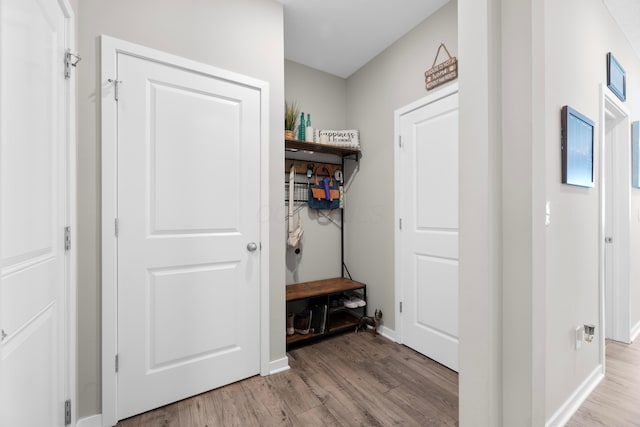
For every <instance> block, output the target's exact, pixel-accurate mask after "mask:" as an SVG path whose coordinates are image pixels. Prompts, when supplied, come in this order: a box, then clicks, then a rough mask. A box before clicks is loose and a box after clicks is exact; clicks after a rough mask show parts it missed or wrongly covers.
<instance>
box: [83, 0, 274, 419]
mask: <svg viewBox="0 0 640 427" xmlns="http://www.w3.org/2000/svg"><path fill="white" fill-rule="evenodd" d="M78 4H79V8H78V9H76V12H77V13H76V19H77V20H78V35H77V37H78V46H79V48H78V50H79V52H80V54H81V55H82V57H83V61H82V62H81V64H82V65H81V66H79V67H78V98H79V102H78V226H79V232H78V239H79V240H78V246H79V249H78V265H79V268H78V397H79V404H78V407H79V410H78V412H79V417H84V416H88V415H92V414H96V413H100V411H101V408H100V406H101V404H100V401H101V393H100V389H101V384H100V376H101V373H100V370H101V365H100V351H101V350H100V348H101V344H100V343H101V334H100V330H101V323H100V307H101V300H100V293H101V282H100V276H101V270H100V259H101V258H100V257H101V254H100V244H101V243H100V231H99V230H100V197H101V196H100V139H99V135H100V112H99V107H98V103H97V102H98V100H99V85H98V82H99V73H100V69H99V52H100V51H99V39H98V36H99V35H101V34H105V35H109V36H112V37H116V38H120V39H124V40H126V41H129V42H133V43H137V44H141V45H144V46H148V47H152V48H155V49H159V50H163V51H166V52H169V53H172V54H176V55H180V56H183V57H186V58H189V59H192V60H196V61H200V62H203V63H206V64H211V65H214V66H216V67H220V68H225V69H228V70H231V71H234V72H237V73H241V74H245V75H248V76H251V77H254V78H258V79H261V80H264V81H266V82H268V83H269V90H270V97H271V98H270V104H269V114H270V116H269V117H270V122H269V125H270V140H271V143H270V145H271V147H272V148H271V153H270V165H271V167H270V171H271V172H270V180H271V182H272V183H275V185H273V186H272V187H271V192H270V194H269V199H270V205H271V206H270V216H271V218H273V217H274V216H275V217H277V218H284V212H285V210H284V202H283V189H282V185H280V184H279V182H281V180H282V161H283V145H282V127H283V126H282V116H283V112H284V78H283V76H284V65H283V64H284V53H283V23H282V22H283V21H282V5H281V4H280V3H277V2H275V1H272V0H182V1H176V0H137V1H134V2H132V1H127V0H109V1H107V0H82V1H81V2H78ZM269 230H270V236H271V246H270V247H269V248H268V250H269V251H270V288H271V295H270V302H271V304H270V306H271V325H270V327H271V360H277V359H280V358H283V357H285V347H284V334H285V329H284V324H285V320H284V283H285V274H284V271H285V268H284V266H285V258H284V241H283V240H282V239H280V238H279V236H282V235H283V234H284V223H283V221H269Z"/></svg>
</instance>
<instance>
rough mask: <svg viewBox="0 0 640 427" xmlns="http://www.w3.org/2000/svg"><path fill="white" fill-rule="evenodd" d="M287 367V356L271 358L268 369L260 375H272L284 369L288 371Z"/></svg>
mask: <svg viewBox="0 0 640 427" xmlns="http://www.w3.org/2000/svg"><path fill="white" fill-rule="evenodd" d="M289 369H290V368H289V358H288V357H287V356H285V357H283V358H281V359H276V360H272V361H270V362H269V370H268V372H267V373H266V374H264V373H263V374H261V375H263V376H264V375H273V374H279V373H280V372H284V371H288V370H289Z"/></svg>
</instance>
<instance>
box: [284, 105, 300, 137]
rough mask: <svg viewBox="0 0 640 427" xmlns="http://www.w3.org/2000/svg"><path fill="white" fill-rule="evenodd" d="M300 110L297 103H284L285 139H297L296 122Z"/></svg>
mask: <svg viewBox="0 0 640 427" xmlns="http://www.w3.org/2000/svg"><path fill="white" fill-rule="evenodd" d="M299 113H300V110H299V108H298V105H297V104H296V102H295V101H293V102H291V103H289V102H287V101H285V102H284V139H295V130H296V122H297V121H298V115H299Z"/></svg>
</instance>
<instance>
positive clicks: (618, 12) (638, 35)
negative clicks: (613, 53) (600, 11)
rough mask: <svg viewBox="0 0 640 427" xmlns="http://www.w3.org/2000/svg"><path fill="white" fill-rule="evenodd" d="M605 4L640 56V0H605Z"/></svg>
mask: <svg viewBox="0 0 640 427" xmlns="http://www.w3.org/2000/svg"><path fill="white" fill-rule="evenodd" d="M604 4H605V5H606V6H607V8H608V9H609V12H610V13H611V16H613V19H614V20H615V21H616V22H617V23H618V26H619V27H620V28H621V29H622V32H623V33H624V34H625V35H626V36H627V39H628V40H629V42H630V43H631V47H633V50H634V51H635V53H636V56H637V57H639V58H640V1H638V0H604Z"/></svg>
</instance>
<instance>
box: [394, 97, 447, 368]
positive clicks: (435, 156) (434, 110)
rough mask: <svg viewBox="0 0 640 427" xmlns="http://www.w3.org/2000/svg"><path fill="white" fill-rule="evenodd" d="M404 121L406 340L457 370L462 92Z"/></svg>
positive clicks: (400, 268) (400, 260)
mask: <svg viewBox="0 0 640 427" xmlns="http://www.w3.org/2000/svg"><path fill="white" fill-rule="evenodd" d="M448 91H449V93H448V95H447V96H446V97H444V98H434V97H432V98H430V99H429V100H427V101H425V102H424V103H422V104H419V105H415V106H414V107H412V108H410V109H408V111H406V112H404V113H403V114H401V115H400V116H399V124H398V126H399V132H400V136H401V141H402V145H401V147H400V148H399V150H398V157H399V159H398V162H397V167H398V168H399V170H398V172H397V176H398V185H399V187H397V188H398V191H399V195H398V197H399V200H398V209H399V217H400V219H401V224H402V225H401V229H400V230H399V231H398V233H399V235H398V240H397V242H398V244H399V247H397V251H399V256H398V257H397V258H396V259H397V265H396V271H397V272H398V273H397V277H398V279H399V280H398V286H400V287H401V291H400V298H401V299H400V302H401V304H402V312H401V313H399V314H400V322H401V325H400V327H401V341H402V342H403V343H404V344H406V345H407V346H409V347H411V348H413V349H415V350H417V351H419V352H420V353H423V354H424V355H426V356H428V357H430V358H432V359H434V360H436V361H438V362H439V363H442V364H443V365H445V366H447V367H449V368H451V369H453V370H456V371H457V370H458V94H457V89H456V90H455V91H452V89H451V88H450V89H448Z"/></svg>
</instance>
